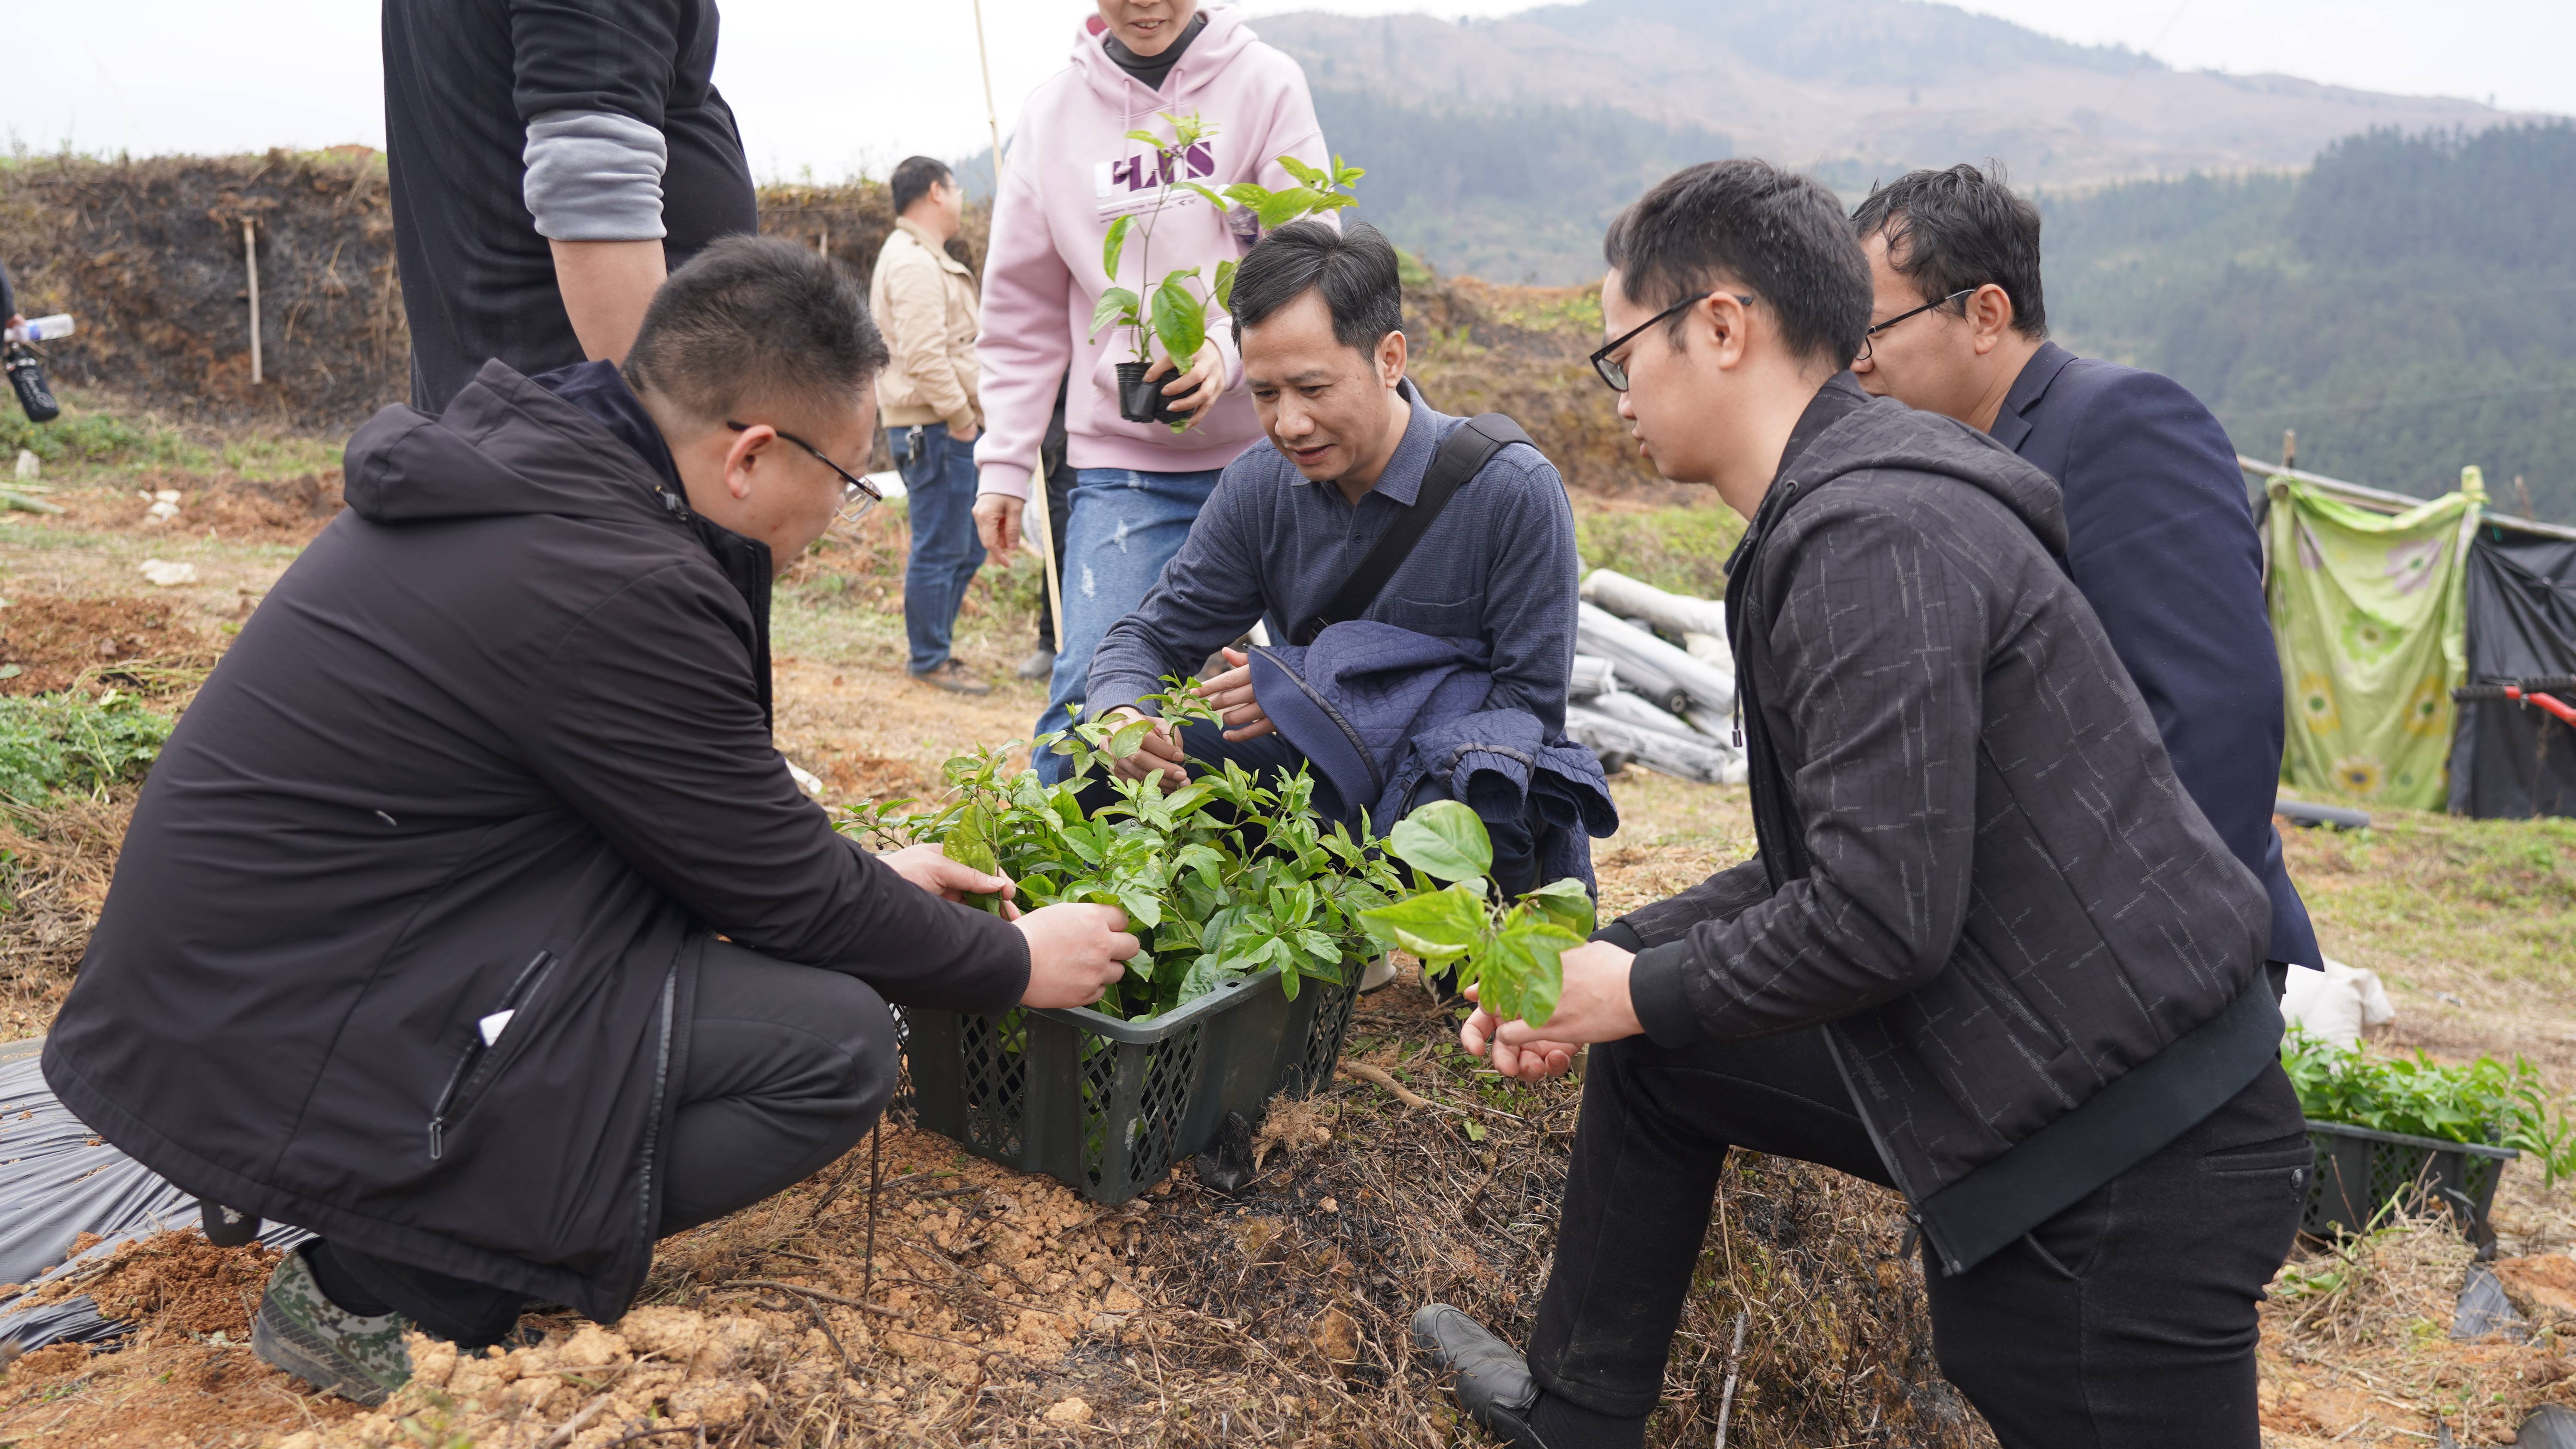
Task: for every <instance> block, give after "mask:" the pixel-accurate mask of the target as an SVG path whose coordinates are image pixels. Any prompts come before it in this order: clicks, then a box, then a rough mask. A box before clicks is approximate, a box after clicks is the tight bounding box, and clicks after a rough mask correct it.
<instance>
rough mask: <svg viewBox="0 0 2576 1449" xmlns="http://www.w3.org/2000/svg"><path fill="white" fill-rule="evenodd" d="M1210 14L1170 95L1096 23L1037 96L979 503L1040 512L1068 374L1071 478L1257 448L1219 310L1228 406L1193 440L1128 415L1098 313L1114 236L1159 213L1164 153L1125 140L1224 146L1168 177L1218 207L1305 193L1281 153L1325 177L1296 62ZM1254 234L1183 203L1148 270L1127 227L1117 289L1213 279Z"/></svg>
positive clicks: (1178, 195)
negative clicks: (1145, 214)
mask: <svg viewBox="0 0 2576 1449" xmlns="http://www.w3.org/2000/svg"><path fill="white" fill-rule="evenodd" d="M1199 13H1201V14H1203V15H1205V16H1207V28H1206V29H1205V30H1203V31H1201V32H1200V33H1199V36H1198V38H1197V39H1196V40H1194V41H1192V42H1190V48H1189V50H1188V52H1187V53H1185V54H1184V55H1182V57H1181V58H1180V60H1179V62H1178V63H1176V64H1175V65H1173V67H1172V70H1171V74H1169V75H1168V76H1166V77H1164V80H1163V89H1162V90H1161V91H1160V92H1159V93H1157V92H1155V91H1150V90H1147V89H1146V88H1145V86H1144V85H1143V83H1141V82H1139V81H1138V80H1137V79H1136V78H1135V77H1133V76H1130V75H1129V74H1127V73H1126V72H1125V71H1123V70H1120V69H1119V68H1118V67H1117V65H1116V64H1114V63H1113V62H1112V61H1111V60H1110V59H1109V56H1108V53H1107V52H1106V51H1104V50H1103V49H1102V48H1101V29H1102V27H1101V23H1100V19H1099V17H1098V16H1096V15H1095V16H1089V17H1086V18H1085V20H1084V22H1083V25H1082V28H1081V30H1080V31H1079V32H1078V33H1077V34H1076V35H1075V37H1074V43H1073V64H1071V65H1069V66H1067V67H1066V68H1065V69H1063V70H1061V71H1058V72H1056V74H1055V75H1053V76H1051V77H1049V78H1048V79H1047V81H1046V82H1045V84H1043V85H1041V86H1039V87H1038V89H1037V91H1036V93H1035V94H1033V95H1031V96H1030V97H1029V102H1028V105H1027V107H1026V108H1025V109H1023V110H1022V111H1021V112H1020V121H1019V126H1018V128H1017V129H1016V130H1015V131H1014V132H1013V133H1012V137H1011V145H1010V152H1009V160H1008V164H1007V165H1006V166H1005V167H1004V169H1003V172H1002V185H1001V192H1000V195H999V196H998V197H997V198H996V199H995V202H994V205H993V239H992V245H991V247H990V248H989V250H988V252H987V255H986V257H985V261H984V311H983V331H982V332H981V333H980V334H979V335H978V336H977V337H976V339H975V361H976V366H977V369H978V372H979V375H980V384H979V387H980V392H981V396H982V401H983V405H984V435H983V436H982V437H981V438H979V439H977V440H976V443H975V462H976V464H977V465H978V469H979V472H980V480H979V482H978V485H977V486H978V489H979V491H981V492H985V493H1004V494H1008V495H1010V496H1012V497H1014V498H1026V497H1027V496H1028V495H1029V478H1030V475H1031V474H1033V473H1035V472H1036V471H1037V465H1038V445H1039V443H1040V442H1042V441H1043V440H1044V439H1045V437H1046V430H1047V419H1048V418H1049V416H1051V415H1052V414H1053V413H1054V411H1055V387H1056V381H1057V379H1059V378H1061V377H1063V376H1064V374H1065V368H1066V366H1067V364H1070V365H1071V366H1072V369H1073V386H1072V388H1071V390H1070V391H1069V392H1068V394H1067V395H1066V399H1065V411H1064V421H1065V429H1066V432H1067V433H1068V434H1069V435H1070V436H1069V439H1068V443H1067V447H1066V457H1067V461H1068V462H1070V463H1071V464H1072V466H1074V467H1077V468H1134V469H1137V470H1139V471H1143V472H1163V473H1178V472H1191V471H1196V470H1199V469H1206V468H1222V467H1224V466H1225V465H1226V464H1228V463H1231V462H1233V461H1234V457H1235V455H1236V454H1238V453H1240V452H1242V451H1243V450H1244V449H1245V448H1247V447H1250V446H1251V445H1252V444H1253V443H1254V442H1255V441H1256V440H1258V439H1259V438H1260V437H1261V424H1260V421H1259V419H1257V418H1256V417H1255V416H1254V415H1253V411H1252V399H1251V397H1250V396H1249V395H1248V394H1247V393H1245V392H1244V391H1243V361H1242V359H1241V358H1240V357H1238V356H1237V355H1236V354H1235V350H1234V338H1233V336H1232V329H1231V328H1230V327H1228V326H1226V325H1225V324H1224V322H1223V321H1222V316H1223V314H1222V313H1220V312H1218V311H1217V310H1216V308H1215V307H1214V306H1210V308H1209V313H1210V325H1209V327H1208V336H1209V338H1210V339H1211V340H1212V341H1214V342H1215V343H1216V345H1217V348H1218V350H1220V351H1221V352H1223V353H1224V354H1225V363H1226V395H1225V396H1224V397H1222V398H1220V399H1218V400H1217V402H1216V403H1215V405H1214V406H1212V407H1211V408H1209V409H1208V417H1207V418H1206V419H1205V420H1204V421H1202V422H1200V423H1199V424H1198V425H1197V426H1196V427H1193V428H1191V429H1189V430H1188V431H1187V432H1182V433H1175V432H1173V431H1172V430H1171V429H1170V428H1168V427H1165V426H1164V425H1163V424H1161V423H1131V422H1127V421H1125V420H1124V419H1122V418H1120V417H1119V416H1118V377H1117V373H1116V372H1115V371H1114V370H1113V369H1114V368H1115V367H1116V366H1117V364H1118V363H1120V362H1122V361H1125V360H1127V359H1128V358H1130V357H1132V356H1134V353H1133V352H1132V351H1130V350H1129V342H1128V337H1127V333H1126V330H1125V329H1124V328H1120V327H1107V328H1103V329H1101V332H1100V335H1099V336H1097V337H1094V336H1092V335H1091V311H1092V307H1093V304H1094V303H1095V302H1097V301H1098V300H1099V297H1100V294H1101V292H1102V291H1104V290H1106V289H1107V288H1108V286H1109V281H1108V278H1107V276H1106V275H1105V274H1103V273H1102V271H1101V270H1100V248H1101V242H1102V241H1103V239H1104V238H1106V236H1107V235H1108V231H1109V224H1110V223H1111V222H1112V221H1113V220H1115V219H1116V218H1118V217H1119V216H1121V215H1124V214H1126V213H1128V212H1131V211H1141V210H1142V209H1144V208H1145V207H1148V206H1150V205H1151V204H1152V201H1153V188H1154V178H1155V162H1154V151H1153V148H1152V147H1149V146H1146V145H1144V144H1143V143H1141V142H1137V141H1131V140H1128V139H1127V133H1128V132H1129V131H1133V130H1148V131H1154V132H1156V133H1158V134H1168V133H1169V129H1170V128H1169V126H1168V125H1167V124H1166V123H1165V122H1164V121H1163V120H1162V118H1161V116H1160V114H1158V113H1160V112H1164V111H1169V112H1171V113H1173V114H1175V115H1181V114H1186V113H1188V112H1190V111H1196V112H1198V113H1199V115H1200V117H1201V119H1203V120H1205V121H1206V122H1208V123H1209V124H1210V126H1212V127H1213V128H1214V134H1213V135H1211V136H1210V137H1209V138H1208V139H1207V140H1206V141H1204V142H1202V143H1200V144H1199V145H1197V146H1193V147H1191V148H1190V150H1189V152H1188V154H1187V155H1184V156H1175V157H1173V158H1172V160H1173V162H1174V163H1175V164H1176V165H1178V166H1179V167H1180V169H1181V175H1182V176H1183V178H1184V179H1187V180H1191V181H1196V182H1199V183H1201V184H1202V185H1205V186H1206V187H1208V188H1209V189H1210V190H1213V191H1218V192H1222V191H1224V190H1225V188H1226V187H1228V186H1231V185H1233V184H1234V183H1235V182H1238V181H1257V182H1259V183H1260V184H1262V185H1264V186H1268V187H1272V188H1279V187H1286V186H1291V185H1294V184H1295V179H1294V178H1293V177H1291V176H1289V175H1288V173H1287V172H1286V171H1285V170H1284V169H1283V168H1282V167H1281V166H1280V165H1279V163H1278V160H1277V158H1278V157H1279V156H1281V155H1283V154H1284V155H1290V156H1294V157H1296V158H1297V159H1298V160H1300V161H1303V162H1305V163H1307V164H1308V165H1311V166H1323V165H1326V164H1328V162H1329V160H1330V158H1329V156H1328V154H1327V153H1326V151H1325V149H1324V137H1323V133H1322V131H1321V130H1320V129H1319V128H1318V127H1317V126H1316V124H1315V103H1314V101H1313V99H1312V98H1311V97H1310V96H1308V95H1307V93H1306V77H1305V73H1304V72H1302V71H1300V70H1299V69H1298V68H1297V62H1295V61H1293V60H1290V59H1289V58H1288V57H1287V56H1285V55H1283V54H1281V53H1280V52H1279V51H1276V50H1273V49H1271V48H1270V47H1269V46H1267V45H1264V44H1262V43H1261V41H1260V40H1259V38H1257V37H1256V36H1254V35H1253V33H1252V32H1251V30H1249V29H1248V28H1246V27H1245V26H1244V24H1243V22H1242V21H1241V20H1240V19H1239V18H1238V17H1237V14H1236V12H1235V10H1234V8H1233V7H1231V6H1225V5H1202V6H1200V7H1199ZM1252 224H1253V219H1252V215H1251V213H1250V212H1248V211H1245V210H1243V209H1242V208H1240V207H1236V208H1232V209H1230V210H1229V211H1228V212H1227V213H1226V214H1225V215H1219V214H1218V213H1217V211H1216V209H1215V208H1214V207H1211V206H1209V205H1208V204H1207V202H1206V201H1205V200H1203V199H1201V198H1199V197H1197V196H1194V195H1192V194H1191V193H1189V192H1187V191H1182V190H1178V189H1175V190H1174V191H1173V193H1172V200H1171V201H1170V202H1169V203H1168V204H1167V205H1166V206H1165V207H1164V208H1163V212H1162V216H1161V219H1160V220H1159V221H1158V222H1157V223H1156V224H1155V227H1154V239H1153V254H1152V256H1151V258H1150V259H1149V258H1147V256H1146V255H1145V251H1146V248H1145V245H1144V237H1143V233H1142V230H1141V228H1142V225H1143V223H1142V222H1141V220H1140V221H1139V222H1137V223H1133V224H1131V228H1130V231H1129V233H1128V237H1127V244H1126V253H1125V255H1124V256H1123V257H1122V258H1121V259H1120V261H1119V264H1118V280H1119V282H1120V283H1121V284H1122V285H1124V286H1127V287H1129V288H1132V289H1135V290H1137V291H1139V292H1141V291H1142V290H1143V287H1144V279H1145V268H1146V267H1147V266H1148V265H1150V266H1151V267H1152V268H1153V274H1154V276H1155V277H1157V278H1159V277H1162V276H1165V275H1167V274H1169V273H1170V272H1171V270H1172V269H1173V268H1175V267H1193V266H1194V267H1198V268H1200V269H1201V270H1200V276H1201V277H1202V278H1203V279H1207V278H1213V277H1214V276H1215V274H1216V264H1217V263H1218V262H1220V261H1224V260H1229V259H1231V260H1238V261H1239V260H1241V259H1242V257H1243V254H1244V252H1245V250H1246V249H1247V248H1248V245H1249V243H1248V242H1247V241H1246V240H1245V239H1244V237H1243V236H1242V235H1239V234H1238V233H1237V231H1236V230H1235V228H1236V227H1241V228H1244V229H1245V230H1246V231H1249V230H1250V229H1251V227H1252ZM1147 345H1148V346H1149V347H1150V346H1153V345H1154V344H1152V343H1151V342H1149V343H1148V344H1147Z"/></svg>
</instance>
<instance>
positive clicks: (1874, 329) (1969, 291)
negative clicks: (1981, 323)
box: [1852, 287, 1977, 362]
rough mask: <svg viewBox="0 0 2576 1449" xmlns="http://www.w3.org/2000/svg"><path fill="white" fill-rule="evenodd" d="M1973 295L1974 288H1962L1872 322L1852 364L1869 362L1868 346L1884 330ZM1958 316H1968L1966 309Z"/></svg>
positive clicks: (1962, 309)
mask: <svg viewBox="0 0 2576 1449" xmlns="http://www.w3.org/2000/svg"><path fill="white" fill-rule="evenodd" d="M1975 295H1977V289H1976V288H1974V287H1962V288H1960V289H1959V290H1958V291H1955V292H1952V293H1951V294H1950V295H1949V296H1946V297H1943V298H1941V299H1940V300H1938V301H1934V302H1926V303H1924V304H1923V305H1922V306H1920V307H1917V308H1915V309H1914V310H1913V311H1911V312H1899V313H1897V314H1896V315H1895V316H1893V317H1890V318H1888V319H1887V320H1886V321H1884V322H1872V323H1871V324H1869V330H1868V331H1866V332H1864V333H1862V334H1861V335H1860V355H1859V356H1858V357H1855V358H1853V359H1852V361H1854V362H1867V361H1869V349H1870V344H1871V343H1873V342H1875V341H1877V340H1878V334H1880V333H1881V332H1884V331H1886V330H1887V329H1888V328H1890V327H1893V326H1895V325H1896V324H1897V323H1899V322H1902V321H1904V320H1905V319H1906V318H1908V317H1920V316H1922V315H1923V314H1924V313H1926V312H1929V311H1931V310H1932V309H1933V308H1935V307H1947V306H1949V305H1950V304H1951V303H1953V302H1956V301H1958V300H1959V299H1960V298H1962V297H1973V296H1975ZM1959 315H1960V316H1962V317H1964V316H1966V315H1968V309H1967V308H1965V307H1961V308H1960V309H1959Z"/></svg>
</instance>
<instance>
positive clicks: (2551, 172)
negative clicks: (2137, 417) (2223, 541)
mask: <svg viewBox="0 0 2576 1449" xmlns="http://www.w3.org/2000/svg"><path fill="white" fill-rule="evenodd" d="M2570 177H2576V125H2571V124H2568V123H2564V122H2560V123H2555V124H2547V125H2527V126H2515V127H2504V128H2499V129H2494V130H2488V131H2483V132H2480V133H2477V134H2475V135H2460V134H2456V133H2454V134H2447V135H2445V134H2434V135H2417V136H2411V137H2409V136H2401V135H2399V134H2397V133H2395V132H2393V131H2380V132H2373V133H2371V134H2369V135H2365V136H2357V137H2354V138H2352V139H2349V140H2345V141H2339V142H2337V143H2335V144H2334V145H2332V146H2330V147H2328V148H2327V149H2326V150H2325V152H2324V153H2323V154H2322V155H2320V156H2319V157H2318V158H2317V161H2316V165H2315V166H2314V168H2313V169H2311V170H2310V171H2308V172H2307V173H2305V174H2304V175H2300V176H2295V177H2292V176H2257V177H2250V178H2245V179H2235V180H2213V179H2210V178H2207V177H2199V176H2195V177H2191V178H2188V179H2184V180H2178V181H2160V182H2132V183H2128V184H2124V185H2119V186H2114V187H2110V188H2107V189H2104V190H2100V191H2095V192H2092V193H2090V194H2084V195H2072V196H2069V195H2050V194H2046V193H2043V194H2042V195H2041V197H2040V202H2041V207H2042V210H2043V212H2044V213H2045V215H2046V216H2047V219H2048V225H2047V231H2046V234H2045V239H2044V250H2045V252H2046V256H2047V264H2046V265H2047V286H2048V312H2049V319H2050V321H2051V323H2052V324H2053V326H2054V328H2055V331H2056V335H2057V337H2058V339H2059V340H2060V341H2063V342H2065V343H2066V344H2067V345H2069V346H2071V347H2074V348H2075V349H2077V350H2078V351H2081V352H2088V353H2093V354H2096V355H2100V356H2107V357H2114V358H2117V359H2120V360H2122V361H2126V362H2133V363H2136V364H2137V365H2139V366H2142V367H2151V368H2154V369H2155V370H2157V371H2159V372H2165V373H2169V374H2171V375H2172V376H2174V377H2176V378H2178V379H2180V380H2181V381H2182V382H2183V383H2184V384H2185V385H2186V386H2188V387H2190V388H2191V389H2192V390H2193V391H2194V392H2196V393H2198V394H2199V395H2200V396H2201V398H2202V399H2203V400H2205V401H2206V402H2208V403H2209V405H2210V407H2211V408H2212V409H2213V410H2214V411H2216V412H2217V414H2218V415H2219V418H2220V419H2221V421H2223V422H2225V423H2226V424H2227V428H2228V431H2229V432H2230V433H2231V434H2232V435H2233V436H2234V437H2235V439H2236V444H2237V447H2238V449H2239V451H2242V452H2245V453H2248V454H2252V455H2254V456H2256V457H2264V458H2270V457H2277V456H2278V455H2279V452H2280V446H2281V433H2282V431H2283V430H2284V429H2287V428H2295V429H2297V430H2298V434H2299V462H2300V464H2301V466H2303V467H2306V468H2309V469H2312V470H2314V471H2317V472H2322V473H2328V474H2332V475H2334V476H2337V477H2342V478H2350V479H2353V480H2355V481H2357V482H2366V483H2371V484H2375V485H2378V486H2381V487H2386V488H2393V489H2397V490H2400V491H2403V492H2408V493H2417V494H2433V493H2439V492H2442V491H2444V490H2446V489H2448V488H2450V487H2452V486H2455V485H2456V483H2457V481H2458V479H2459V472H2460V468H2461V466H2462V465H2464V464H2470V463H2474V464H2477V465H2478V466H2479V467H2481V468H2483V469H2484V470H2485V473H2486V479H2487V487H2488V491H2489V492H2490V494H2491V495H2493V497H2494V499H2495V503H2496V506H2498V507H2500V508H2504V509H2507V510H2510V511H2516V512H2518V511H2520V510H2521V508H2522V507H2523V500H2522V497H2521V496H2520V495H2518V494H2517V492H2516V490H2515V486H2514V481H2513V480H2514V479H2515V478H2516V477H2517V476H2520V477H2521V478H2523V479H2524V486H2525V487H2526V488H2527V489H2528V493H2529V498H2530V507H2531V508H2532V510H2533V511H2534V512H2535V513H2536V514H2537V515H2538V516H2540V517H2542V518H2548V519H2553V520H2558V521H2576V356H2571V354H2570V351H2569V347H2568V339H2569V338H2570V337H2571V336H2576V256H2571V254H2570V252H2569V250H2568V247H2567V244H2566V239H2567V238H2568V237H2569V236H2570V235H2576V189H2571V188H2570V186H2569V184H2568V180H2569V178H2570Z"/></svg>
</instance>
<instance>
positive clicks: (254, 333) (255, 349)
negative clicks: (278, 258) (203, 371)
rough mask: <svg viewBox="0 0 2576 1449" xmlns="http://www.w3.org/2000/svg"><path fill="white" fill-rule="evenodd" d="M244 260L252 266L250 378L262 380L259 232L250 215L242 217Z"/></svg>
mask: <svg viewBox="0 0 2576 1449" xmlns="http://www.w3.org/2000/svg"><path fill="white" fill-rule="evenodd" d="M242 261H243V262H244V263H246V264H247V265H248V266H249V268H250V380H251V384H252V385H253V386H257V385H258V384H259V381H260V365H259V233H258V230H257V229H256V228H255V227H254V226H253V224H252V222H251V219H250V218H249V217H246V216H245V217H243V218H242Z"/></svg>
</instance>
